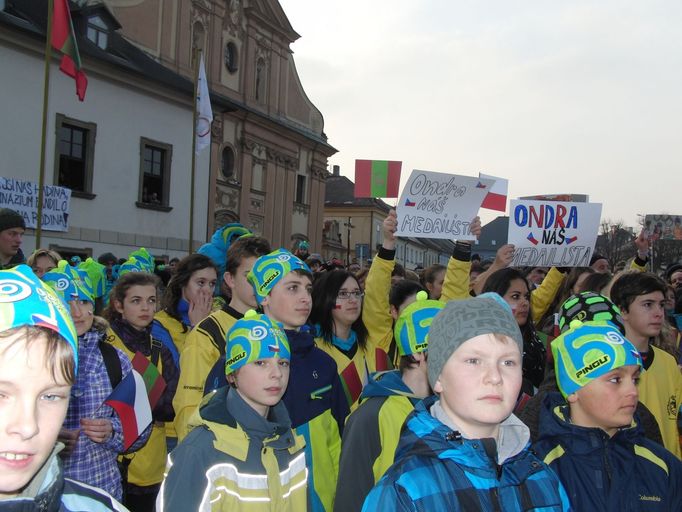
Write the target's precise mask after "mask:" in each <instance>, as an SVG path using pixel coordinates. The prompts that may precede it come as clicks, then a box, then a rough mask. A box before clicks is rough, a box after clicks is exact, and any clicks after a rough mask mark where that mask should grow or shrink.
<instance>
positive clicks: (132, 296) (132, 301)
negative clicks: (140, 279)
mask: <svg viewBox="0 0 682 512" xmlns="http://www.w3.org/2000/svg"><path fill="white" fill-rule="evenodd" d="M114 307H115V308H116V311H118V312H119V313H120V314H121V316H122V317H123V319H124V320H125V321H126V322H128V323H129V324H130V325H132V326H133V327H134V328H135V329H137V330H139V331H141V330H143V329H145V328H146V327H147V326H148V325H149V324H150V323H152V320H154V313H156V287H155V286H154V285H153V284H144V285H140V284H136V285H135V286H131V287H130V288H128V291H127V292H126V296H125V298H124V299H123V302H122V303H121V302H119V301H114Z"/></svg>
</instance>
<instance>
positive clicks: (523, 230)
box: [507, 199, 601, 267]
mask: <svg viewBox="0 0 682 512" xmlns="http://www.w3.org/2000/svg"><path fill="white" fill-rule="evenodd" d="M600 218H601V204H597V203H575V202H563V201H522V200H518V199H517V200H514V201H511V203H510V207H509V234H508V238H507V243H510V244H514V246H515V250H514V259H513V260H512V263H511V266H513V267H587V266H589V264H590V258H591V257H592V253H593V252H594V244H595V243H596V242H597V235H598V234H599V220H600Z"/></svg>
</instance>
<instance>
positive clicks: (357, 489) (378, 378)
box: [334, 291, 445, 512]
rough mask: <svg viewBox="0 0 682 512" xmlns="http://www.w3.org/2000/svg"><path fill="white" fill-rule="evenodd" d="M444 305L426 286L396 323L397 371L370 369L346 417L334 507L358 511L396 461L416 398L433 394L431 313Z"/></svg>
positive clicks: (343, 510)
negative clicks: (428, 354)
mask: <svg viewBox="0 0 682 512" xmlns="http://www.w3.org/2000/svg"><path fill="white" fill-rule="evenodd" d="M444 307H445V303H444V302H441V301H439V300H429V299H428V295H427V293H426V292H425V291H420V292H419V293H417V300H416V301H415V302H413V303H412V304H410V305H409V306H407V307H406V308H405V309H404V310H403V311H402V313H401V314H400V316H399V317H398V321H397V322H396V325H395V330H394V332H395V340H396V344H397V346H398V354H399V355H400V365H399V369H398V370H393V371H387V372H378V373H374V374H372V376H371V378H370V381H369V382H368V383H367V385H366V386H365V388H364V389H363V391H362V395H360V401H361V402H362V403H361V405H360V407H358V409H356V410H355V411H354V412H353V413H352V414H351V415H350V416H349V417H348V420H347V421H346V425H345V426H344V429H343V441H342V443H341V461H340V463H339V480H338V483H337V486H336V499H335V500H334V510H335V511H338V512H345V511H348V512H351V511H360V510H361V509H362V503H363V502H364V501H365V498H366V497H367V495H368V494H369V491H371V490H372V487H374V486H375V485H376V483H377V482H378V481H379V479H380V478H381V477H382V476H383V475H384V473H385V472H386V470H387V469H388V468H389V467H390V466H391V464H393V457H394V455H395V449H396V447H397V446H398V438H399V437H400V429H401V427H402V425H403V423H404V422H405V418H407V415H408V414H410V413H411V412H412V410H413V409H414V406H415V405H416V403H417V402H418V401H419V400H421V399H423V398H426V397H427V396H429V395H431V386H429V378H428V372H427V364H426V359H427V357H426V351H427V350H428V333H429V327H430V326H431V322H432V321H433V318H434V317H435V316H436V315H437V314H438V312H439V311H440V310H441V309H443V308H444Z"/></svg>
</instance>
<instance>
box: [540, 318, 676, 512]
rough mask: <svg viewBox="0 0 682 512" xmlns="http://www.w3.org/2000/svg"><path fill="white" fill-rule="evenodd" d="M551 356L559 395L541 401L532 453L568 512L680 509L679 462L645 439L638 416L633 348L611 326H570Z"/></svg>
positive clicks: (638, 365) (637, 361)
mask: <svg viewBox="0 0 682 512" xmlns="http://www.w3.org/2000/svg"><path fill="white" fill-rule="evenodd" d="M552 353H553V356H554V367H555V370H556V379H557V384H558V387H559V390H560V392H561V393H560V394H559V393H550V394H548V396H546V397H545V399H544V402H543V409H542V411H541V416H540V429H539V430H540V435H539V439H538V441H537V442H536V443H535V444H534V445H533V449H534V450H535V451H536V452H537V453H538V455H539V456H540V457H542V458H543V459H544V462H545V463H547V464H548V465H549V466H550V467H551V468H552V469H553V470H554V471H555V472H556V473H557V475H558V476H559V478H560V480H561V482H562V483H563V484H564V487H565V489H566V492H567V493H568V495H569V499H570V501H571V506H572V507H573V509H574V510H604V511H621V510H661V511H663V510H666V511H667V510H682V488H681V487H680V482H682V462H680V461H679V460H678V459H677V458H676V457H675V456H674V455H673V454H672V453H670V452H669V451H668V450H666V449H665V448H663V447H662V446H660V445H659V444H657V443H655V442H653V441H651V440H649V439H647V438H645V437H644V435H643V432H642V429H641V426H640V424H639V418H638V416H637V415H635V409H636V407H637V402H638V397H639V393H638V390H637V384H638V381H639V376H640V373H641V372H642V371H643V367H642V358H641V356H640V353H639V352H638V351H637V349H636V348H635V346H634V345H633V344H632V343H630V341H629V340H627V339H626V338H625V336H623V334H622V332H620V331H619V330H618V328H617V327H616V325H614V324H613V323H611V322H596V321H593V322H584V323H583V322H581V321H579V320H573V321H572V322H570V324H569V329H568V330H567V331H565V332H564V333H562V334H561V335H560V336H559V337H557V338H556V339H555V340H554V341H553V342H552Z"/></svg>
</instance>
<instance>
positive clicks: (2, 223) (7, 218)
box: [0, 208, 26, 231]
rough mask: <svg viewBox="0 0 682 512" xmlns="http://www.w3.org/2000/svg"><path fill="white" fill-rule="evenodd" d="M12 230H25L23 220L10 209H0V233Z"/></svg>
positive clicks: (17, 213)
mask: <svg viewBox="0 0 682 512" xmlns="http://www.w3.org/2000/svg"><path fill="white" fill-rule="evenodd" d="M12 228H22V229H26V223H25V222H24V218H23V217H22V216H21V214H20V213H19V212H15V211H14V210H12V209H10V208H0V231H5V230H6V229H12Z"/></svg>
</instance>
